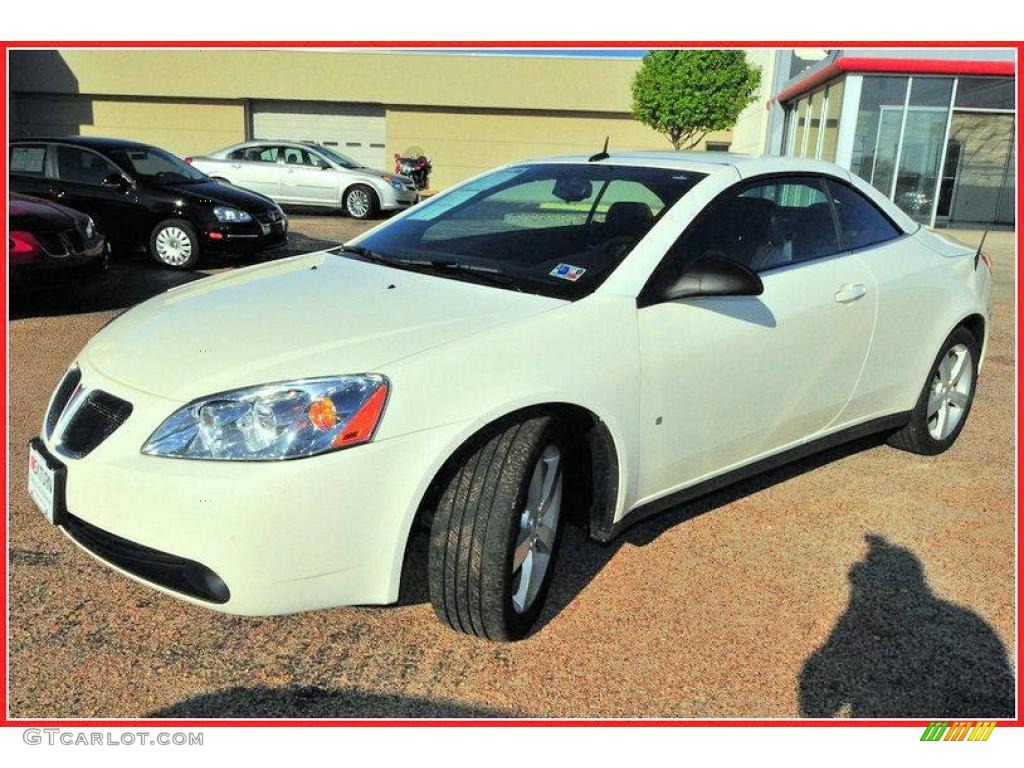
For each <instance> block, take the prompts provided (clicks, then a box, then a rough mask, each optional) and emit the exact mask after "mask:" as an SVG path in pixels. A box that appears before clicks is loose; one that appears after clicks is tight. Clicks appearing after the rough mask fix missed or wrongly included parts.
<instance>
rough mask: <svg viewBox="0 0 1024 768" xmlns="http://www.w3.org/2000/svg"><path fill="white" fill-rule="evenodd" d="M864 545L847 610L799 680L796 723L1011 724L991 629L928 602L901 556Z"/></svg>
mask: <svg viewBox="0 0 1024 768" xmlns="http://www.w3.org/2000/svg"><path fill="white" fill-rule="evenodd" d="M866 540H867V544H868V551H867V554H866V555H865V556H864V558H863V559H862V560H860V561H859V562H857V563H855V564H854V565H853V566H852V567H851V568H850V572H849V578H850V602H849V605H848V606H847V608H846V611H845V612H844V613H843V615H842V616H841V617H840V618H839V620H838V621H837V622H836V625H835V627H834V628H833V629H832V634H831V635H830V636H829V638H828V640H827V641H826V642H825V644H824V645H822V646H821V648H819V649H818V650H817V651H815V652H814V653H813V654H812V655H811V656H810V657H809V658H808V659H807V661H806V662H805V663H804V666H803V670H802V671H801V673H800V679H799V684H798V688H797V694H798V700H799V704H800V714H801V715H803V716H805V717H835V716H837V715H839V714H848V715H849V716H850V717H867V718H900V717H920V718H925V717H927V718H943V719H945V718H951V719H952V718H1009V717H1013V714H1014V704H1013V693H1014V676H1013V671H1012V670H1011V668H1010V663H1009V660H1008V656H1007V652H1006V648H1005V647H1004V646H1003V644H1002V642H1001V641H1000V640H999V637H998V636H997V635H996V633H995V631H994V630H993V629H992V627H991V626H989V624H988V623H987V622H986V621H985V620H984V619H982V618H981V617H980V616H978V615H977V614H976V613H974V612H973V611H970V610H968V609H967V608H963V607H961V606H958V605H955V604H954V603H951V602H949V601H947V600H943V599H942V598H940V597H938V596H937V595H935V593H934V592H932V590H931V588H930V587H929V586H928V582H927V580H926V579H925V574H924V569H923V567H922V566H921V561H920V560H919V559H918V558H917V557H916V556H915V555H914V553H913V552H911V551H910V550H909V549H906V548H905V547H900V546H897V545H895V544H893V543H892V542H890V541H887V540H886V539H885V538H884V537H882V536H878V535H874V534H871V535H868V536H867V537H866Z"/></svg>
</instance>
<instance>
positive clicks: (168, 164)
mask: <svg viewBox="0 0 1024 768" xmlns="http://www.w3.org/2000/svg"><path fill="white" fill-rule="evenodd" d="M110 154H111V157H112V158H113V159H114V161H115V162H117V164H118V165H120V166H121V167H122V168H124V169H125V170H126V171H128V172H129V173H131V174H132V175H133V176H134V177H135V178H136V179H138V180H139V181H141V182H143V183H146V184H181V183H182V182H185V183H191V182H198V181H209V180H210V177H209V176H207V175H206V174H205V173H203V172H202V171H200V170H198V169H197V168H193V167H192V166H191V165H189V164H188V163H186V162H185V161H184V160H180V159H179V158H177V157H175V156H174V155H172V154H171V153H170V152H164V150H162V149H157V148H156V147H143V148H138V149H136V148H130V149H119V150H117V151H116V152H111V153H110Z"/></svg>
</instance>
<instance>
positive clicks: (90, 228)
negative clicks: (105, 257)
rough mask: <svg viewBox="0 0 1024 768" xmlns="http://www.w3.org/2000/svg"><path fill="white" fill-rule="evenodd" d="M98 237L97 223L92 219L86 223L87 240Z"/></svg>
mask: <svg viewBox="0 0 1024 768" xmlns="http://www.w3.org/2000/svg"><path fill="white" fill-rule="evenodd" d="M95 235H96V222H94V221H93V220H92V217H90V218H88V219H86V222H85V239H86V240H92V239H93V237H95Z"/></svg>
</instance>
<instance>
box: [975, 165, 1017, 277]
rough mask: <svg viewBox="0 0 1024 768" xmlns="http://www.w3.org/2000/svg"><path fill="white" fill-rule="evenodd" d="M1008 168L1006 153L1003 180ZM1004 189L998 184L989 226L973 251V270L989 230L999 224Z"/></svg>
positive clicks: (1004, 187)
mask: <svg viewBox="0 0 1024 768" xmlns="http://www.w3.org/2000/svg"><path fill="white" fill-rule="evenodd" d="M1009 167H1010V155H1009V153H1008V154H1007V155H1006V161H1005V162H1004V163H1003V178H1004V179H1005V178H1006V172H1007V170H1008V169H1009ZM1004 189H1006V185H1005V184H1000V185H999V193H998V194H997V195H996V210H995V213H993V214H992V221H990V222H989V225H988V226H987V227H985V231H984V232H982V233H981V242H980V243H978V250H977V251H975V253H974V268H975V269H977V268H978V262H979V261H980V260H981V249H982V248H983V247H984V245H985V238H986V237H988V233H989V230H991V229H992V227H994V226H995V225H996V224H998V223H999V213H1000V210H1001V209H1002V207H1003V190H1004Z"/></svg>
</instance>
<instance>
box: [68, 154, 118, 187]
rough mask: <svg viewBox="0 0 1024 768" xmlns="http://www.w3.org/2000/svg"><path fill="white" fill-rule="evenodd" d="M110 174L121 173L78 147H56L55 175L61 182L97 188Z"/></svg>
mask: <svg viewBox="0 0 1024 768" xmlns="http://www.w3.org/2000/svg"><path fill="white" fill-rule="evenodd" d="M112 173H117V174H120V173H121V172H120V171H119V170H118V169H117V168H116V167H115V166H114V165H113V164H112V163H111V162H109V161H108V160H105V159H103V158H102V157H100V156H99V155H97V154H96V153H95V152H90V151H88V150H86V149H79V148H78V147H67V146H58V147H57V175H58V176H59V177H60V180H61V181H67V182H71V183H74V184H88V185H90V186H93V187H98V186H100V185H101V184H102V183H103V180H104V179H105V178H107V177H108V176H110V175H111V174H112Z"/></svg>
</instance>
